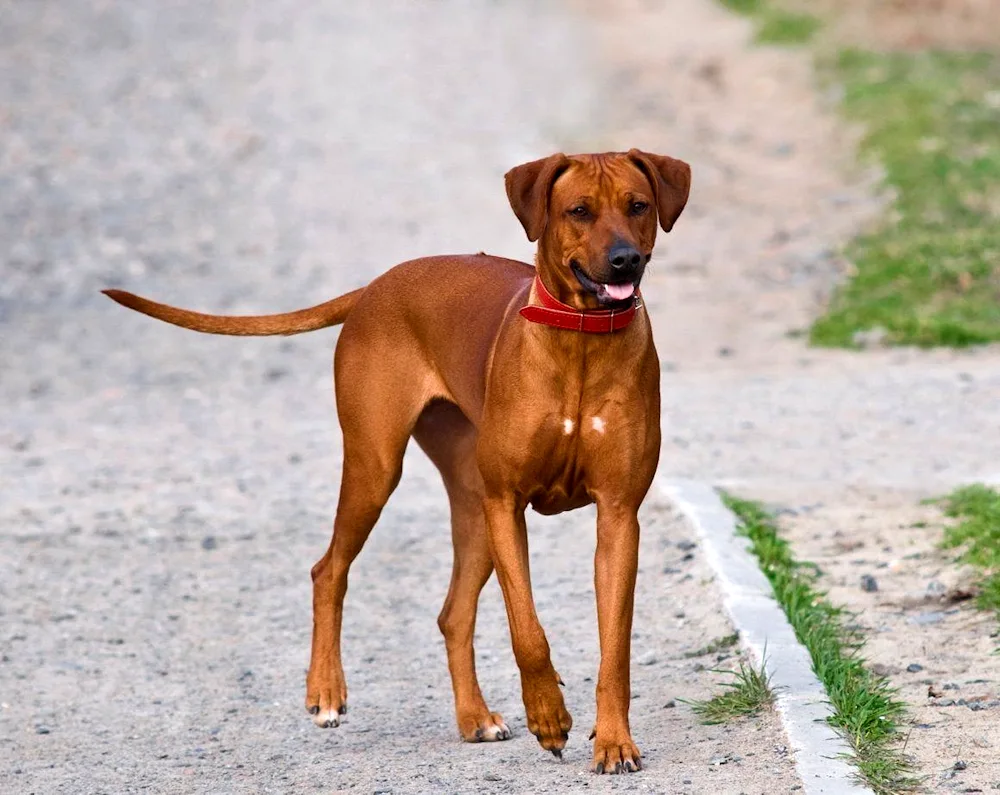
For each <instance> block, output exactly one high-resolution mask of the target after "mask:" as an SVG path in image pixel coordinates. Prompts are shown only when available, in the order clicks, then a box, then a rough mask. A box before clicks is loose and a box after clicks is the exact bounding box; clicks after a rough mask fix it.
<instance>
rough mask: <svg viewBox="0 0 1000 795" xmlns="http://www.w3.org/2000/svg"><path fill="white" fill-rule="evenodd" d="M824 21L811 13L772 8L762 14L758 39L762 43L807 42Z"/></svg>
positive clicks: (789, 43)
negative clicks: (796, 12) (795, 12)
mask: <svg viewBox="0 0 1000 795" xmlns="http://www.w3.org/2000/svg"><path fill="white" fill-rule="evenodd" d="M821 25H822V23H821V22H820V21H819V19H817V18H816V17H814V16H812V15H811V14H793V13H791V12H789V11H781V10H779V9H771V10H768V11H766V12H764V14H762V15H761V18H760V21H759V23H758V25H757V41H758V42H760V43H761V44H785V45H795V44H807V43H808V42H810V41H811V40H812V38H813V36H815V35H816V32H817V31H818V30H819V29H820V27H821Z"/></svg>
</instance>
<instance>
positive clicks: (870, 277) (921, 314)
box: [811, 50, 1000, 347]
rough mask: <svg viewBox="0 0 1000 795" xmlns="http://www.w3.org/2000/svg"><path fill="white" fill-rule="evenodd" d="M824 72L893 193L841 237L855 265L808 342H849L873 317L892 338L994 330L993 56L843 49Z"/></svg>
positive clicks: (991, 334) (982, 335)
mask: <svg viewBox="0 0 1000 795" xmlns="http://www.w3.org/2000/svg"><path fill="white" fill-rule="evenodd" d="M834 73H835V76H836V77H837V78H838V80H839V81H840V82H842V83H843V85H844V91H845V94H844V99H843V110H844V112H845V113H846V115H847V116H848V117H849V118H851V119H854V120H856V121H859V122H862V123H863V124H864V126H865V128H866V129H867V134H866V136H865V138H864V140H863V142H862V149H863V151H864V152H865V153H866V154H868V155H871V156H874V157H875V158H877V159H878V161H880V162H881V163H882V164H883V166H884V167H885V171H886V180H887V182H888V184H889V185H891V186H892V188H893V189H894V190H895V192H896V195H897V198H896V202H895V206H894V212H893V217H892V218H890V219H889V221H888V222H887V223H885V225H884V226H883V227H882V228H881V229H880V230H879V231H877V232H874V233H872V234H869V235H866V236H863V237H861V238H860V239H858V240H856V241H854V242H853V243H852V244H851V245H850V246H849V247H848V249H847V252H846V254H847V256H848V258H849V259H850V260H851V261H852V262H853V263H854V265H855V268H856V275H855V276H854V277H853V278H852V280H851V281H850V282H849V283H848V284H846V285H845V286H843V287H842V288H841V289H840V290H839V291H838V292H837V294H836V296H835V297H834V300H833V302H832V304H831V306H830V308H829V311H828V313H827V314H826V315H825V316H824V317H822V318H820V319H819V320H818V321H817V322H816V324H815V325H814V326H813V328H812V333H811V341H812V342H813V343H814V344H817V345H825V346H847V347H853V346H854V344H855V337H854V335H855V333H856V332H858V331H863V330H867V329H875V328H878V329H884V330H885V334H886V336H885V340H886V342H888V343H892V344H906V345H919V346H923V347H929V346H934V345H949V346H966V345H974V344H979V343H987V342H995V341H1000V135H998V134H997V130H998V129H1000V56H998V55H996V54H990V53H975V54H960V53H940V52H923V53H871V52H860V51H857V50H847V51H844V52H842V53H841V54H840V55H839V57H838V58H837V60H836V63H835V65H834Z"/></svg>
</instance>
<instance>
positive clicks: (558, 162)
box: [503, 154, 569, 243]
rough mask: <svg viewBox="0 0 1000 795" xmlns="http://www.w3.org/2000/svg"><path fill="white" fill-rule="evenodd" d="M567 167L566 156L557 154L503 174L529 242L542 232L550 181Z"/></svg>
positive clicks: (547, 216)
mask: <svg viewBox="0 0 1000 795" xmlns="http://www.w3.org/2000/svg"><path fill="white" fill-rule="evenodd" d="M567 168H569V158H568V157H566V155H563V154H558V155H551V156H549V157H543V158H542V159H541V160H532V161H531V162H530V163H525V164H524V165H523V166H515V167H514V168H512V169H511V170H510V171H508V172H507V173H506V174H504V177H503V179H504V182H505V183H506V185H507V199H508V200H509V201H510V206H511V209H512V210H513V211H514V215H516V216H517V220H518V221H520V222H521V226H523V227H524V231H525V232H526V233H527V235H528V240H530V241H531V242H532V243H534V242H535V241H536V240H538V238H540V237H541V236H542V232H543V231H544V230H545V224H546V223H547V222H548V219H549V194H550V193H551V192H552V183H554V182H555V181H556V177H558V176H559V175H560V174H562V173H563V171H565V170H566V169H567Z"/></svg>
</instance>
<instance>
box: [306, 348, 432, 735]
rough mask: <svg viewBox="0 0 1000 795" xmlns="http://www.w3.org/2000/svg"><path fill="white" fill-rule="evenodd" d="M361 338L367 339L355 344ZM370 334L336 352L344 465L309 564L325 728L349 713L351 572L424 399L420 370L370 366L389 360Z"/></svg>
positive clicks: (313, 682)
mask: <svg viewBox="0 0 1000 795" xmlns="http://www.w3.org/2000/svg"><path fill="white" fill-rule="evenodd" d="M352 342H361V343H364V344H363V345H359V344H352ZM369 342H370V338H368V339H362V340H357V337H355V338H354V340H352V338H351V337H350V336H349V331H348V329H346V328H345V330H344V333H343V334H342V335H341V340H340V344H339V345H338V348H337V357H336V385H337V414H338V416H339V418H340V425H341V428H342V429H343V433H344V467H343V472H342V475H341V482H340V499H339V501H338V503H337V515H336V518H335V519H334V522H333V538H332V539H331V541H330V546H329V548H328V549H327V551H326V554H325V555H323V557H322V558H321V559H320V560H319V562H317V563H316V565H315V566H313V568H312V580H313V639H312V656H311V660H310V663H309V674H308V676H307V677H306V709H307V710H308V711H309V712H310V714H312V716H313V722H314V723H315V724H316V725H317V726H319V727H321V728H329V727H332V726H337V725H339V723H340V716H341V715H343V714H344V713H345V712H346V711H347V684H346V682H345V680H344V669H343V666H342V664H341V658H340V631H341V624H342V620H343V607H344V595H345V594H346V592H347V575H348V572H349V570H350V567H351V564H352V563H353V562H354V559H355V558H356V557H357V556H358V553H360V552H361V548H362V547H363V546H364V544H365V541H367V540H368V536H369V534H370V533H371V530H372V528H373V527H374V526H375V522H376V521H377V520H378V517H379V515H380V514H381V513H382V508H383V507H384V506H385V503H386V501H387V500H388V499H389V496H390V495H391V494H392V492H393V490H394V489H395V488H396V485H397V484H398V483H399V477H400V475H401V474H402V469H403V453H404V452H405V450H406V443H407V441H408V440H409V437H410V433H411V432H412V430H413V426H414V423H415V422H416V420H417V417H418V416H419V415H420V411H421V409H422V408H423V405H424V404H425V403H426V402H427V397H426V395H425V394H422V393H421V391H420V390H415V389H414V383H415V382H416V381H417V379H419V374H417V373H414V372H413V369H412V367H411V368H409V370H408V369H407V368H406V367H405V366H398V367H380V368H373V367H371V366H370V361H371V357H376V358H378V357H381V358H382V359H383V360H388V359H391V357H392V356H393V353H396V354H397V355H398V353H399V350H398V348H396V349H395V350H394V351H388V350H387V351H385V352H384V355H383V351H379V350H377V349H374V350H373V348H374V347H375V346H372V345H370V344H369Z"/></svg>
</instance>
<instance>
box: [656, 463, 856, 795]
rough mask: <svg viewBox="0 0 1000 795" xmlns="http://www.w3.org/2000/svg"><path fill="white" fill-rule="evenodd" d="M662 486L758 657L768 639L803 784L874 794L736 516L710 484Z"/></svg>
mask: <svg viewBox="0 0 1000 795" xmlns="http://www.w3.org/2000/svg"><path fill="white" fill-rule="evenodd" d="M657 486H658V488H659V490H660V492H661V493H663V494H664V495H665V496H666V497H668V498H669V499H670V500H671V501H672V502H673V503H674V504H675V505H676V506H677V507H678V508H679V509H680V510H681V511H682V512H683V514H684V515H685V517H687V519H688V520H689V521H690V522H691V524H692V525H693V526H694V528H695V530H696V531H697V533H698V536H699V537H700V539H701V544H702V548H703V550H704V552H705V558H706V560H707V561H708V564H709V566H711V567H712V570H713V571H714V572H715V576H716V579H717V582H718V584H719V588H720V589H721V590H722V599H723V604H724V605H725V607H726V611H727V612H728V613H729V617H730V618H731V619H732V622H733V626H734V627H735V628H736V630H737V631H738V632H739V635H740V640H741V641H742V643H743V645H744V646H745V647H746V648H748V649H749V650H750V652H751V654H752V655H753V656H754V657H755V658H756V659H757V660H758V661H760V660H761V659H763V657H764V649H765V645H766V648H767V658H766V659H765V660H764V662H765V665H766V668H767V673H768V674H769V675H770V676H771V682H772V685H773V687H774V691H775V696H776V699H777V705H778V713H779V714H780V716H781V722H782V725H783V726H784V728H785V732H786V733H787V734H788V741H789V743H790V746H791V748H792V751H793V752H794V754H795V766H796V769H797V770H798V773H799V775H800V776H801V777H802V786H803V792H804V793H805V794H806V795H821V794H822V795H872V791H871V790H870V789H868V788H867V787H864V786H861V785H860V784H857V783H855V776H856V773H855V770H854V768H853V767H851V766H850V765H849V764H848V763H847V762H846V761H845V760H844V759H843V758H842V755H843V754H848V753H850V747H849V746H848V745H847V743H846V742H844V740H843V739H841V738H840V737H839V736H838V735H837V733H836V732H834V730H833V729H832V728H830V726H829V724H827V722H826V718H827V717H828V716H829V715H830V714H831V712H832V710H831V708H830V705H829V703H828V702H827V700H826V691H825V690H824V689H823V685H822V684H820V682H819V680H818V679H817V678H816V676H815V674H813V671H812V664H811V661H810V659H809V653H808V652H807V651H806V649H805V647H804V646H802V645H801V644H800V643H799V642H798V640H797V639H796V637H795V632H794V631H793V630H792V627H791V625H790V624H789V623H788V620H787V619H786V618H785V614H784V613H783V612H782V610H781V607H780V606H779V605H778V603H777V602H776V601H775V600H774V597H773V595H772V591H771V585H770V583H769V582H768V581H767V578H766V577H765V576H764V574H763V572H761V570H760V568H759V567H758V565H757V561H756V559H755V558H754V557H753V555H752V554H751V553H750V552H749V551H748V550H747V548H746V541H745V540H744V539H742V538H740V537H739V536H737V535H736V517H735V516H734V515H733V514H732V513H731V512H730V511H729V510H728V509H727V508H726V506H725V505H724V504H723V503H722V500H721V499H719V496H718V494H716V492H715V490H714V489H713V488H712V487H711V486H709V485H708V484H705V483H700V482H696V481H686V480H668V479H665V478H657Z"/></svg>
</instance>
